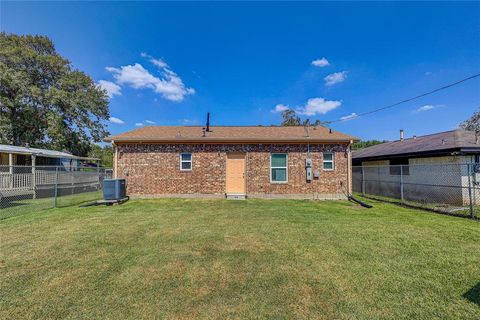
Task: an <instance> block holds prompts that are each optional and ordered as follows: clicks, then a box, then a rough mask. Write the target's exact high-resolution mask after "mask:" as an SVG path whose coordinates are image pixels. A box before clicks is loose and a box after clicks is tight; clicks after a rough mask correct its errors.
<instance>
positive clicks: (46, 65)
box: [0, 32, 109, 156]
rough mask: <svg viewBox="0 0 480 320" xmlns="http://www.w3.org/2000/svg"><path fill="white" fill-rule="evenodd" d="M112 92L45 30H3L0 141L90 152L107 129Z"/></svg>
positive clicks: (0, 82)
mask: <svg viewBox="0 0 480 320" xmlns="http://www.w3.org/2000/svg"><path fill="white" fill-rule="evenodd" d="M108 118H109V111H108V96H107V94H106V92H105V91H103V90H101V89H100V88H98V87H97V86H96V85H95V83H94V81H93V80H92V79H91V78H90V77H89V76H88V75H86V74H85V73H83V72H81V71H79V70H75V69H74V68H73V67H72V65H71V63H70V62H69V61H68V60H67V59H65V58H63V57H62V56H60V55H59V54H58V53H57V51H56V50H55V47H54V45H53V42H52V41H51V40H50V39H49V38H47V37H45V36H31V35H26V36H18V35H14V34H6V33H4V32H2V33H0V142H1V143H7V144H12V145H17V146H20V145H26V144H28V145H30V146H36V147H45V148H52V149H55V150H66V151H70V152H72V153H74V154H76V155H82V156H83V155H87V154H88V151H89V150H90V148H91V142H92V141H94V142H98V141H101V139H102V138H104V137H105V136H107V135H108V131H107V129H106V123H105V121H106V120H107V119H108Z"/></svg>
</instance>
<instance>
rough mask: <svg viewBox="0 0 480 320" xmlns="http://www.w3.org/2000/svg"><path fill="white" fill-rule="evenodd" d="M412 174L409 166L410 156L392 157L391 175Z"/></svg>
mask: <svg viewBox="0 0 480 320" xmlns="http://www.w3.org/2000/svg"><path fill="white" fill-rule="evenodd" d="M400 174H403V175H404V176H408V175H410V168H409V166H408V158H400V159H392V160H390V175H392V176H399V175H400Z"/></svg>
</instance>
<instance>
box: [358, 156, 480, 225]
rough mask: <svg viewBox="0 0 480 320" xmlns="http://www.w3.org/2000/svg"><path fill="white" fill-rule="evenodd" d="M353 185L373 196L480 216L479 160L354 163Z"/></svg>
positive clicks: (390, 200)
mask: <svg viewBox="0 0 480 320" xmlns="http://www.w3.org/2000/svg"><path fill="white" fill-rule="evenodd" d="M352 186H353V191H354V192H356V193H359V194H362V195H364V196H367V197H370V198H373V199H377V200H381V201H389V202H396V203H401V204H405V205H408V206H412V207H418V208H423V209H428V210H432V211H436V212H440V213H447V214H451V215H458V216H468V217H471V218H477V219H479V218H480V166H479V165H478V164H421V165H379V166H354V167H353V185H352Z"/></svg>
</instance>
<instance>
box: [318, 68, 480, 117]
mask: <svg viewBox="0 0 480 320" xmlns="http://www.w3.org/2000/svg"><path fill="white" fill-rule="evenodd" d="M477 77H480V73H477V74H474V75H473V76H470V77H468V78H464V79H462V80H459V81H456V82H453V83H450V84H447V85H445V86H443V87H440V88H437V89H434V90H432V91H428V92H425V93H422V94H419V95H417V96H415V97H412V98H408V99H405V100H402V101H399V102H396V103H393V104H390V105H388V106H384V107H381V108H378V109H374V110H370V111H366V112H363V113H359V114H357V115H355V116H354V117H352V119H348V120H355V119H357V118H359V117H363V116H366V115H369V114H372V113H375V112H379V111H383V110H385V109H390V108H393V107H396V106H398V105H400V104H403V103H407V102H410V101H413V100H416V99H419V98H422V97H425V96H428V95H431V94H433V93H435V92H439V91H442V90H445V89H448V88H451V87H454V86H456V85H459V84H461V83H463V82H466V81H468V80H472V79H474V78H477ZM348 120H347V119H343V120H342V119H338V120H332V121H325V122H326V123H327V124H330V123H335V122H344V121H348Z"/></svg>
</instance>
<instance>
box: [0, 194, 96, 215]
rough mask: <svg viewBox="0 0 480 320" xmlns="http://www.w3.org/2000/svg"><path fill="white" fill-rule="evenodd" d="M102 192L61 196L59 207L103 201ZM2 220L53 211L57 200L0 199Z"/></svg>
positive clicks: (50, 198)
mask: <svg viewBox="0 0 480 320" xmlns="http://www.w3.org/2000/svg"><path fill="white" fill-rule="evenodd" d="M102 196H103V195H102V191H101V190H97V191H90V192H83V193H78V194H74V195H59V196H58V197H57V204H56V205H57V207H59V208H63V207H69V206H72V205H77V204H80V203H85V202H89V201H94V200H98V199H102ZM0 201H1V202H0V220H3V219H6V218H11V217H14V216H18V215H23V214H26V213H30V212H38V211H41V210H45V209H51V208H53V207H54V206H55V198H54V197H53V193H52V197H48V198H38V199H19V200H15V199H14V200H8V201H7V200H6V199H0Z"/></svg>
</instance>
